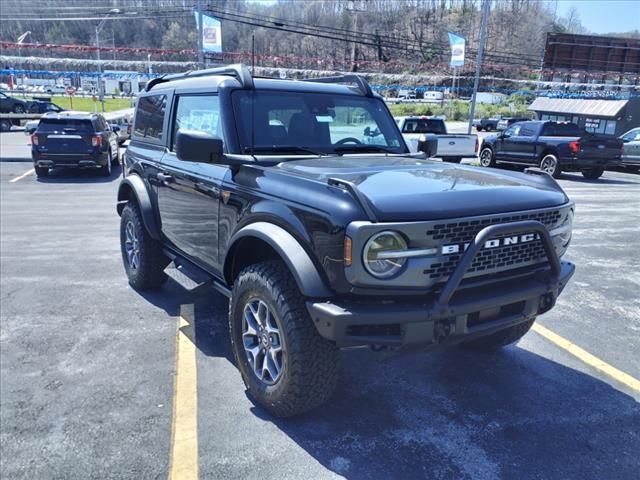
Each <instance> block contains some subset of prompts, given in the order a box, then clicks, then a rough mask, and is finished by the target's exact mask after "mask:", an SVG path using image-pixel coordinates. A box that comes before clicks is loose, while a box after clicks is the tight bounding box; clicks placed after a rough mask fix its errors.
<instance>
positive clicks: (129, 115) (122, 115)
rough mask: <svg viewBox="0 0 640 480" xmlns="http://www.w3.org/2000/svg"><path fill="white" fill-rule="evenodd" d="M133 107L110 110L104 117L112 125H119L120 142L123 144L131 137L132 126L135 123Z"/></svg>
mask: <svg viewBox="0 0 640 480" xmlns="http://www.w3.org/2000/svg"><path fill="white" fill-rule="evenodd" d="M133 113H134V110H133V108H128V109H125V110H118V111H115V112H108V113H105V114H104V118H105V119H106V120H107V122H109V124H110V125H117V127H118V129H117V136H118V144H119V145H122V144H123V143H124V142H126V141H127V140H129V139H130V138H131V128H132V124H133Z"/></svg>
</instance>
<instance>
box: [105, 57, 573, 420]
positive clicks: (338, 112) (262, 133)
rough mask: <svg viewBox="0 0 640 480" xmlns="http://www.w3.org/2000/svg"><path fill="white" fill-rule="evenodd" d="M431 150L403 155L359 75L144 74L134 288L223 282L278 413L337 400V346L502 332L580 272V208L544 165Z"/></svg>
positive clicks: (456, 339)
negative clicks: (572, 255)
mask: <svg viewBox="0 0 640 480" xmlns="http://www.w3.org/2000/svg"><path fill="white" fill-rule="evenodd" d="M432 146H433V143H432V142H431V141H430V139H426V140H425V141H423V142H421V145H420V147H419V150H420V152H418V153H413V154H412V153H410V152H409V149H408V148H407V145H406V144H405V142H404V140H403V138H402V134H401V133H400V131H399V130H398V127H397V125H396V123H395V121H394V120H393V117H392V116H391V114H390V112H389V111H388V109H387V107H386V105H385V103H384V102H383V100H382V99H381V98H380V97H379V96H378V95H376V94H374V93H372V91H371V88H370V87H369V85H368V84H367V83H366V81H364V80H363V79H362V78H360V77H357V76H345V77H332V78H320V79H314V80H311V81H306V80H298V81H293V80H280V79H265V78H253V77H252V76H251V75H250V73H249V72H248V70H247V69H246V68H244V67H242V66H229V67H224V68H218V69H210V70H204V71H197V72H190V73H186V74H181V75H173V76H165V77H162V78H159V79H154V80H152V81H151V82H149V84H148V86H147V89H146V92H145V93H144V94H143V95H141V96H140V98H139V101H138V105H137V109H136V113H135V119H134V128H133V132H132V139H131V144H130V145H129V147H128V149H127V151H126V154H125V160H124V163H125V169H124V171H125V177H124V179H123V180H122V182H121V185H120V188H119V191H118V204H117V209H118V213H119V214H120V215H121V230H120V238H121V245H122V258H123V261H124V267H125V270H126V274H127V276H128V279H129V282H130V284H131V285H132V286H133V287H134V288H137V289H149V288H157V287H160V286H161V285H162V284H163V282H165V281H166V279H167V275H169V276H171V277H172V278H174V279H175V280H177V281H178V282H180V283H181V284H183V285H185V286H187V287H189V288H195V287H198V286H200V285H212V286H213V287H214V288H215V289H216V290H218V291H219V292H222V293H223V294H225V295H227V296H228V297H229V298H230V302H229V305H230V306H229V328H230V335H231V341H232V344H233V352H234V355H235V359H236V362H237V366H238V368H239V370H240V372H241V374H242V378H243V379H244V382H245V384H246V386H247V388H248V390H249V393H250V394H251V396H252V397H253V398H254V399H255V400H256V401H257V402H258V403H260V404H262V405H263V406H264V407H266V408H267V409H268V410H269V411H270V412H272V413H273V414H275V415H277V416H290V415H295V414H298V413H301V412H303V411H306V410H309V409H311V408H314V407H316V406H318V405H320V404H322V403H323V402H325V401H327V399H329V397H330V396H331V394H332V391H333V389H334V387H335V385H336V381H337V374H338V363H339V356H338V351H339V349H340V348H343V347H354V346H365V345H368V346H374V347H376V348H387V349H391V350H396V349H399V350H403V349H409V348H415V347H420V348H424V347H432V346H437V345H451V344H462V345H463V346H465V347H467V348H471V349H491V348H497V347H501V346H504V345H507V344H510V343H513V342H515V341H516V340H518V339H519V338H520V337H522V336H523V335H524V334H525V333H526V332H527V331H528V330H529V328H530V327H531V325H532V324H533V322H534V321H535V319H536V317H537V316H538V315H540V314H542V313H545V312H546V311H548V310H549V309H550V308H552V307H553V305H554V304H555V302H556V299H557V297H558V295H559V294H560V293H561V292H562V290H563V288H564V287H565V286H566V284H567V282H568V280H569V278H570V277H571V276H572V274H573V272H574V266H573V265H572V264H570V263H568V262H561V261H560V260H559V258H560V257H561V256H562V255H563V254H564V253H565V251H566V249H567V247H568V245H569V241H570V239H571V228H572V219H573V204H572V203H571V202H570V200H569V199H568V198H567V196H566V195H565V193H564V192H563V191H562V189H561V188H560V187H559V186H558V184H557V183H556V182H555V180H554V179H553V178H552V177H551V176H550V175H548V174H546V173H543V172H540V171H539V170H529V171H527V172H525V173H519V172H507V171H505V172H501V171H492V170H484V169H480V168H475V167H470V166H462V165H454V164H446V163H442V162H435V161H430V160H429V159H428V156H429V154H433V153H435V152H433V151H430V149H431V148H432ZM425 152H428V154H425Z"/></svg>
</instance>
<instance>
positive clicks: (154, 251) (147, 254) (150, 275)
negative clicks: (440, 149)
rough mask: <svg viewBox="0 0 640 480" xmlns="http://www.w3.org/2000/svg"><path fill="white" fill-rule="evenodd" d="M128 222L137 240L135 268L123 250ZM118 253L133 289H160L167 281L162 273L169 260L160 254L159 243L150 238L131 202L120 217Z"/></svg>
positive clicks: (136, 208) (160, 247)
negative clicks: (137, 261) (137, 251)
mask: <svg viewBox="0 0 640 480" xmlns="http://www.w3.org/2000/svg"><path fill="white" fill-rule="evenodd" d="M129 222H131V223H132V225H133V227H134V228H135V232H136V235H137V238H138V239H139V240H138V246H139V265H138V267H137V268H133V267H132V266H131V264H130V263H129V259H128V256H127V252H126V250H125V243H126V239H127V234H126V228H127V224H128V223H129ZM120 251H121V253H122V262H123V264H124V270H125V273H126V274H127V278H128V280H129V284H130V285H131V286H132V287H133V288H135V289H137V290H151V289H154V288H158V287H160V286H161V285H162V284H164V283H165V282H166V281H167V274H166V273H164V269H165V268H166V267H167V265H168V264H169V258H167V256H166V255H164V253H162V245H161V244H160V242H158V241H157V240H155V239H153V238H151V235H149V232H147V229H146V228H145V227H144V224H143V222H142V216H141V215H140V210H139V209H138V206H137V205H136V204H135V203H133V202H131V201H130V202H129V203H127V205H125V207H124V209H123V210H122V215H121V217H120Z"/></svg>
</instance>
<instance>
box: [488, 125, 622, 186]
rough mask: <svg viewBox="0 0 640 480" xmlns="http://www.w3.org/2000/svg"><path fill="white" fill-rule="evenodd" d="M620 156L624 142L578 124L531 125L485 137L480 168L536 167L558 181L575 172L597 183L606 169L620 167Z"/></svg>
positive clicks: (515, 126) (511, 128) (518, 126)
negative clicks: (588, 131) (508, 165)
mask: <svg viewBox="0 0 640 480" xmlns="http://www.w3.org/2000/svg"><path fill="white" fill-rule="evenodd" d="M621 156H622V140H620V139H618V138H614V137H607V136H597V135H593V134H590V133H587V132H585V131H584V130H581V129H580V128H579V127H578V125H576V124H575V123H568V122H552V121H529V122H520V123H516V124H515V125H512V126H511V127H509V128H508V129H507V130H505V131H504V132H503V133H500V134H497V135H492V136H489V137H486V138H485V139H484V141H483V142H482V148H481V149H480V165H482V166H483V167H494V166H496V165H498V164H502V163H508V164H515V165H535V166H539V167H540V169H542V170H543V171H545V172H547V173H548V174H550V175H552V176H554V177H555V178H558V177H559V176H560V174H561V173H562V172H563V171H572V172H582V175H584V177H585V178H589V179H596V178H599V177H600V176H601V175H602V173H603V172H604V170H605V169H606V168H610V167H615V166H619V165H620V157H621Z"/></svg>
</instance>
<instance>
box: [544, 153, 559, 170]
mask: <svg viewBox="0 0 640 480" xmlns="http://www.w3.org/2000/svg"><path fill="white" fill-rule="evenodd" d="M557 167H558V161H557V160H556V159H555V158H554V157H552V156H550V155H547V156H546V157H544V158H543V159H542V163H541V164H540V169H541V170H542V171H543V172H547V173H548V174H549V175H553V174H554V173H555V171H556V168H557Z"/></svg>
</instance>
